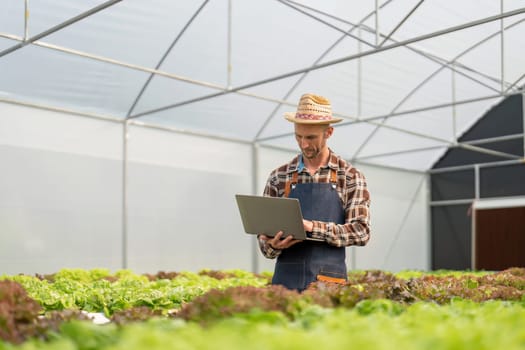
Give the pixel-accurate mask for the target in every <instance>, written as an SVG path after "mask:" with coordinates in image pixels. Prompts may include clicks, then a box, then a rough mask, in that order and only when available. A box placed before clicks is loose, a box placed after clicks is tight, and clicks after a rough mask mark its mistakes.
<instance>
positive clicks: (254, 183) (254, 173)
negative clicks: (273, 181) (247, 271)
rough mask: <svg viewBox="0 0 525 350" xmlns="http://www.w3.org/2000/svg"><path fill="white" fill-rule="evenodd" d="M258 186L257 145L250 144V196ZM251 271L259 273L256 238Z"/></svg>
mask: <svg viewBox="0 0 525 350" xmlns="http://www.w3.org/2000/svg"><path fill="white" fill-rule="evenodd" d="M258 185H259V145H258V144H257V143H253V144H252V194H257V187H258ZM252 271H253V272H254V273H259V242H258V239H257V236H254V238H253V239H252Z"/></svg>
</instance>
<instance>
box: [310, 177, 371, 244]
mask: <svg viewBox="0 0 525 350" xmlns="http://www.w3.org/2000/svg"><path fill="white" fill-rule="evenodd" d="M345 182H346V186H345V187H344V188H343V191H342V197H343V198H342V199H343V203H346V205H345V208H344V209H345V223H344V224H342V225H337V224H335V223H333V222H322V221H313V224H314V228H313V231H312V237H313V238H320V239H322V240H324V241H326V242H327V243H328V244H330V245H333V246H336V247H346V246H351V245H357V246H364V245H366V244H367V243H368V241H369V240H370V193H369V192H368V188H367V183H366V179H365V176H364V175H363V174H362V173H361V172H360V171H358V170H357V169H355V168H350V169H349V170H348V171H347V174H346V181H345Z"/></svg>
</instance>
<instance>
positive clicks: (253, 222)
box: [235, 194, 322, 241]
mask: <svg viewBox="0 0 525 350" xmlns="http://www.w3.org/2000/svg"><path fill="white" fill-rule="evenodd" d="M235 199H236V201H237V206H238V207H239V213H240V214H241V220H242V224H243V226H244V231H245V232H246V233H248V234H255V235H256V234H260V233H261V234H265V235H266V236H269V237H273V236H275V235H276V234H277V232H279V231H283V237H287V236H289V235H292V236H293V238H294V239H301V240H312V241H322V240H320V239H316V238H311V237H307V236H306V232H305V230H304V226H303V215H302V214H301V206H300V204H299V200H298V199H297V198H286V197H264V196H254V195H244V194H236V195H235Z"/></svg>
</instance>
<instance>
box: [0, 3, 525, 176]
mask: <svg viewBox="0 0 525 350" xmlns="http://www.w3.org/2000/svg"><path fill="white" fill-rule="evenodd" d="M0 7H1V11H0V77H1V78H0V102H6V103H15V104H21V105H29V106H36V107H40V108H46V109H51V110H57V111H66V112H68V113H72V114H75V115H80V116H86V117H94V118H102V119H108V120H115V121H117V122H124V121H127V122H128V124H127V125H130V124H131V125H143V126H145V127H154V128H160V129H166V130H174V131H182V132H187V133H191V134H196V135H204V136H209V137H218V138H224V139H231V140H234V141H240V142H249V143H256V144H259V145H267V146H270V147H277V148H283V149H291V150H295V149H296V148H297V146H296V144H295V140H294V138H293V133H292V132H293V129H292V128H291V126H290V124H289V123H288V122H287V121H286V120H284V118H283V117H282V116H283V113H284V112H287V111H294V110H295V108H296V103H297V102H298V100H299V97H300V96H301V95H302V94H303V93H305V92H312V93H316V94H320V95H323V96H326V97H328V98H329V99H330V100H331V102H332V106H333V110H334V114H335V115H336V116H338V117H341V118H343V119H344V121H343V122H342V123H339V124H338V125H337V126H336V132H335V133H334V136H333V137H332V139H331V143H330V145H331V147H332V148H333V149H334V150H336V152H337V153H339V154H340V155H342V156H343V157H345V158H347V159H349V160H352V161H358V162H362V163H366V164H375V165H381V166H388V167H396V168H404V169H411V170H417V171H426V170H428V169H429V168H431V167H432V165H433V164H434V162H435V161H436V160H437V159H439V157H440V156H441V155H442V154H443V153H444V152H445V151H446V150H447V148H448V147H450V146H458V147H468V148H469V149H471V150H476V151H479V152H490V151H489V150H486V149H484V148H481V147H479V146H475V145H467V144H464V143H458V142H457V139H458V138H459V137H460V136H461V135H462V134H463V133H464V132H465V131H466V130H468V128H469V127H471V126H472V125H473V124H474V123H475V122H476V121H477V120H479V118H480V117H482V116H483V114H484V113H486V112H487V111H488V110H490V109H491V107H493V106H494V105H496V104H498V103H499V102H501V100H502V99H504V98H505V97H506V96H508V95H514V94H523V86H524V84H525V64H524V58H523V57H525V40H523V38H524V37H525V23H524V22H525V4H524V2H523V1H519V0H505V1H503V0H502V1H494V0H463V1H451V0H444V1H430V0H429V1H423V0H420V1H416V0H404V1H400V0H386V1H384V0H382V1H378V0H376V1H371V0H368V1H335V0H324V1H311V0H309V1H287V0H275V1H270V0H264V1H263V0H258V1H235V0H211V1H210V0H205V1H169V0H152V1H137V0H125V1H122V0H111V1H101V0H82V1H78V0H77V1H71V0H39V1H31V2H30V1H29V0H26V1H20V0H7V1H2V4H1V5H0ZM520 132H521V131H520ZM499 156H501V159H502V160H505V159H514V158H519V156H518V155H511V154H504V153H501V154H499Z"/></svg>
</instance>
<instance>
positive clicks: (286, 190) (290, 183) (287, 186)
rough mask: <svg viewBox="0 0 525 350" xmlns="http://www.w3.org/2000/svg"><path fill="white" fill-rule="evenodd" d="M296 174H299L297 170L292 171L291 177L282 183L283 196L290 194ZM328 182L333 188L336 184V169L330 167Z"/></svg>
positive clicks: (295, 180)
mask: <svg viewBox="0 0 525 350" xmlns="http://www.w3.org/2000/svg"><path fill="white" fill-rule="evenodd" d="M298 176H299V175H298V173H297V171H294V172H293V173H292V179H291V180H288V181H286V183H285V184H284V194H283V197H286V198H288V197H289V196H290V191H291V190H292V187H294V186H295V185H297V178H298ZM330 183H331V184H332V186H334V188H336V187H335V186H336V185H337V171H336V170H333V169H330Z"/></svg>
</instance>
